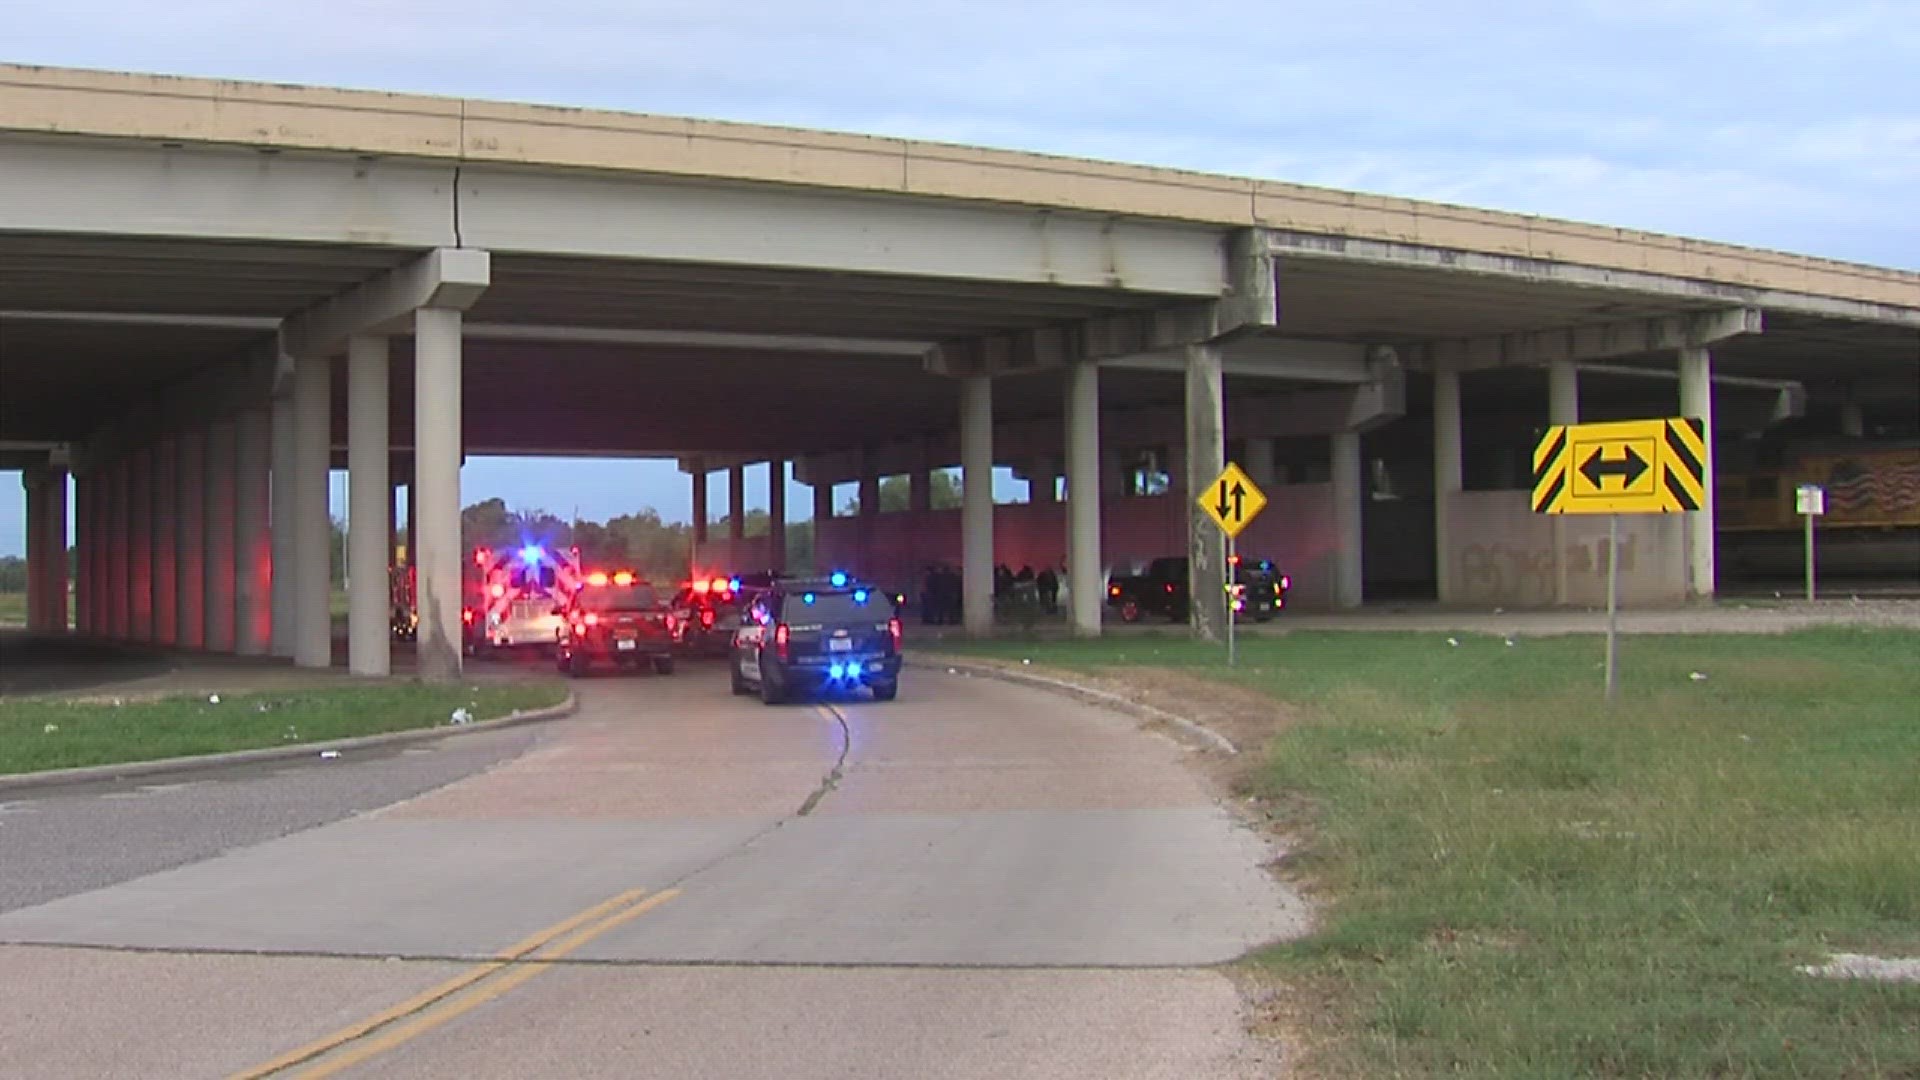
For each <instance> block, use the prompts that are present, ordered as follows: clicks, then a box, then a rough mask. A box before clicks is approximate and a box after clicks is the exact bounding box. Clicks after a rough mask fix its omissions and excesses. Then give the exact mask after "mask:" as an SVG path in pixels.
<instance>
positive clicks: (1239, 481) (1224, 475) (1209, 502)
mask: <svg viewBox="0 0 1920 1080" xmlns="http://www.w3.org/2000/svg"><path fill="white" fill-rule="evenodd" d="M1194 501H1195V502H1197V503H1199V504H1200V509H1202V510H1205V511H1206V512H1207V516H1208V517H1210V518H1212V519H1213V523H1214V524H1215V525H1218V526H1220V531H1221V532H1223V533H1226V534H1227V535H1228V536H1229V537H1233V536H1239V535H1240V530H1241V529H1244V528H1246V527H1247V523H1248V522H1250V521H1252V520H1253V519H1254V518H1255V517H1258V516H1259V514H1260V511H1261V510H1263V509H1265V508H1266V505H1267V496H1266V494H1265V493H1264V492H1262V491H1261V490H1260V488H1259V487H1258V486H1256V485H1255V484H1254V482H1253V479H1252V478H1251V477H1249V476H1248V475H1247V474H1246V473H1244V472H1242V471H1241V469H1240V466H1238V465H1235V464H1234V463H1233V462H1231V461H1229V462H1227V467H1226V468H1224V469H1222V470H1220V475H1219V476H1218V477H1216V478H1215V479H1214V481H1213V483H1212V484H1211V485H1209V486H1208V488H1207V490H1205V491H1203V492H1201V493H1200V497H1199V498H1198V499H1196V500H1194Z"/></svg>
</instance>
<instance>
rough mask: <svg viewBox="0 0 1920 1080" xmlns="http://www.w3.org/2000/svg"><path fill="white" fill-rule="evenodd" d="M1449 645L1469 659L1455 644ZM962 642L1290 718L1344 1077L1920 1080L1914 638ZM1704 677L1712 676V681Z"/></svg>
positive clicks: (1296, 809) (1296, 958) (1279, 794)
mask: <svg viewBox="0 0 1920 1080" xmlns="http://www.w3.org/2000/svg"><path fill="white" fill-rule="evenodd" d="M1449 637H1451V638H1453V639H1454V640H1456V641H1458V643H1459V644H1458V645H1457V646H1453V645H1449V644H1448V639H1449ZM1241 648H1242V652H1241V663H1240V666H1239V667H1238V668H1237V669H1235V670H1233V671H1231V672H1229V670H1228V669H1227V668H1226V666H1225V663H1224V654H1223V651H1222V650H1221V649H1219V648H1217V647H1208V646H1203V645H1200V644H1198V643H1194V642H1191V641H1187V640H1182V639H1180V638H1178V637H1177V636H1175V635H1173V634H1169V635H1167V636H1165V637H1162V638H1144V639H1133V640H1118V639H1115V640H1107V641H1101V642H1088V643H1080V642H1065V643H1057V644H1044V645H1043V644H1034V643H1021V642H1000V643H988V644H981V645H955V646H952V650H953V651H955V652H974V653H986V654H991V655H999V656H1006V657H1030V658H1032V659H1033V661H1034V662H1035V663H1036V664H1050V665H1054V666H1058V667H1065V668H1080V669H1086V670H1101V669H1114V668H1125V667H1131V666H1139V665H1153V666H1163V667H1168V668H1174V669H1186V670H1188V671H1189V672H1190V673H1194V672H1198V671H1201V670H1204V671H1206V672H1208V673H1211V674H1212V675H1213V676H1214V677H1217V678H1220V679H1223V680H1230V681H1232V682H1235V683H1239V684H1242V685H1246V686H1250V687H1254V688H1257V689H1259V690H1262V691H1264V692H1266V693H1269V694H1271V695H1272V696H1273V697H1275V698H1277V699H1279V700H1281V701H1283V702H1286V703H1288V704H1290V705H1292V706H1294V708H1293V710H1292V711H1293V712H1294V713H1295V714H1297V719H1296V721H1295V722H1294V723H1293V724H1291V725H1288V726H1287V727H1285V728H1284V729H1283V730H1281V731H1279V733H1278V734H1277V735H1276V736H1275V738H1274V741H1273V742H1272V744H1271V745H1270V746H1269V747H1267V748H1265V750H1266V760H1265V764H1264V765H1263V766H1262V767H1261V768H1260V769H1259V770H1258V772H1257V774H1256V775H1254V776H1253V777H1252V778H1251V779H1250V781H1249V783H1250V784H1251V786H1252V788H1253V790H1254V791H1255V792H1256V793H1258V794H1261V795H1264V796H1267V797H1269V798H1270V799H1271V800H1272V802H1273V804H1274V805H1275V806H1276V807H1278V808H1279V812H1280V813H1282V814H1283V815H1284V819H1285V821H1286V824H1287V825H1288V826H1289V827H1290V829H1291V830H1292V831H1293V832H1294V833H1295V834H1296V835H1298V836H1299V837H1301V838H1302V839H1303V841H1304V843H1303V845H1302V847H1301V849H1300V850H1299V851H1298V853H1297V855H1296V857H1295V859H1294V863H1295V865H1296V866H1297V867H1298V868H1299V869H1301V870H1303V871H1305V872H1306V873H1307V874H1308V876H1309V877H1310V879H1311V880H1312V881H1313V882H1314V883H1315V884H1316V886H1317V887H1318V888H1319V889H1321V890H1322V891H1323V892H1324V893H1325V896H1326V903H1325V906H1324V919H1323V924H1322V926H1321V928H1320V930H1319V931H1318V932H1317V933H1316V934H1314V935H1313V936H1311V937H1309V938H1307V939H1305V940H1302V941H1299V942H1295V943H1290V944H1287V945H1284V946H1280V947H1277V948H1274V949H1272V950H1269V951H1268V952H1266V953H1264V954H1262V955H1260V956H1259V957H1257V958H1256V961H1255V962H1256V963H1257V964H1259V965H1262V966H1264V967H1266V968H1268V969H1270V970H1271V971H1273V972H1274V973H1276V974H1277V975H1278V976H1280V977H1281V978H1282V979H1284V980H1286V981H1288V982H1290V983H1292V984H1294V985H1297V986H1306V987H1312V988H1314V989H1315V990H1316V991H1317V992H1320V993H1324V994H1325V995H1327V997H1328V998H1329V999H1330V1001H1331V1002H1332V1003H1333V1005H1334V1015H1336V1016H1338V1017H1341V1018H1342V1020H1341V1025H1342V1026H1341V1031H1340V1033H1339V1034H1340V1037H1339V1039H1338V1040H1336V1043H1335V1049H1334V1050H1333V1051H1332V1053H1333V1054H1334V1056H1335V1059H1336V1060H1334V1061H1332V1062H1331V1063H1330V1068H1331V1071H1332V1072H1334V1073H1335V1074H1340V1075H1366V1076H1431V1075H1440V1074H1449V1075H1456V1074H1457V1075H1472V1076H1481V1077H1515V1078H1519V1077H1526V1078H1530V1080H1531V1078H1552V1077H1651V1076H1662V1077H1665V1076H1676V1077H1677V1076H1714V1077H1747V1076H1793V1077H1869V1076H1873V1077H1880V1076H1884V1077H1914V1076H1920V986H1916V985H1913V984H1904V985H1900V984H1874V983H1864V982H1859V983H1849V982H1836V981H1827V980H1821V979H1813V978H1809V977H1807V976H1804V975H1800V974H1797V973H1796V972H1795V971H1794V970H1793V969H1794V966H1795V965H1796V964H1801V963H1810V962H1811V963H1817V962H1820V961H1822V960H1823V959H1824V957H1825V954H1826V953H1827V952H1828V951H1830V950H1831V951H1849V952H1866V953H1873V954H1878V955H1897V956H1915V955H1920V634H1917V633H1914V632H1912V631H1901V630H1871V629H1854V628H1821V629H1810V630H1804V631H1799V632H1795V633H1790V634H1783V635H1702V636H1627V637H1623V638H1622V639H1621V697H1620V701H1619V703H1618V705H1617V706H1616V707H1614V708H1612V709H1609V708H1608V707H1607V706H1606V705H1605V703H1604V702H1603V701H1602V699H1601V685H1602V668H1601V662H1602V656H1603V652H1602V642H1601V640H1600V639H1599V638H1597V637H1590V636H1578V637H1565V638H1518V639H1515V642H1514V644H1513V645H1508V644H1507V643H1506V641H1505V640H1504V639H1502V638H1500V637H1490V636H1478V635H1470V634H1464V633H1458V634H1447V633H1419V634H1414V633H1405V634H1395V633H1295V634H1290V635H1285V636H1279V637H1267V638H1254V639H1252V640H1246V641H1243V643H1242V646H1241ZM1696 672H1698V673H1700V674H1703V675H1704V676H1705V679H1704V680H1695V679H1694V678H1692V675H1693V674H1694V673H1696Z"/></svg>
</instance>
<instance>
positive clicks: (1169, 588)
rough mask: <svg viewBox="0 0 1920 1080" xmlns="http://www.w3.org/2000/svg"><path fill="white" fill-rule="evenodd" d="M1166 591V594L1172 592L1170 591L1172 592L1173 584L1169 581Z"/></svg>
mask: <svg viewBox="0 0 1920 1080" xmlns="http://www.w3.org/2000/svg"><path fill="white" fill-rule="evenodd" d="M1167 591H1168V592H1172V591H1173V582H1171V581H1169V582H1167Z"/></svg>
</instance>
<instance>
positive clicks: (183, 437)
mask: <svg viewBox="0 0 1920 1080" xmlns="http://www.w3.org/2000/svg"><path fill="white" fill-rule="evenodd" d="M174 441H175V443H176V446H175V448H174V462H173V468H174V485H173V495H174V515H175V516H174V522H173V594H174V602H173V637H174V644H175V645H178V646H179V647H180V648H182V649H200V648H205V647H206V644H207V623H206V610H207V592H206V589H207V585H206V581H207V574H206V567H207V509H206V507H207V433H206V430H205V429H204V428H202V429H197V430H192V431H183V432H181V433H180V435H179V436H178V437H177V438H176V439H175V440H174Z"/></svg>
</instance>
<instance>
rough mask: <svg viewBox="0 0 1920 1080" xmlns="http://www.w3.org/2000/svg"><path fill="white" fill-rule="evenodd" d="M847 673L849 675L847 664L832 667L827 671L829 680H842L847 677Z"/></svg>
mask: <svg viewBox="0 0 1920 1080" xmlns="http://www.w3.org/2000/svg"><path fill="white" fill-rule="evenodd" d="M846 673H847V666H846V665H845V664H835V665H833V666H832V667H830V668H828V669H827V675H828V677H829V678H834V679H838V678H842V677H844V676H845V675H846Z"/></svg>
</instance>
